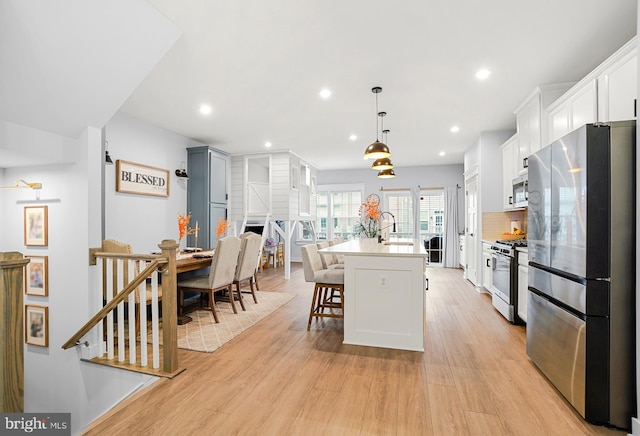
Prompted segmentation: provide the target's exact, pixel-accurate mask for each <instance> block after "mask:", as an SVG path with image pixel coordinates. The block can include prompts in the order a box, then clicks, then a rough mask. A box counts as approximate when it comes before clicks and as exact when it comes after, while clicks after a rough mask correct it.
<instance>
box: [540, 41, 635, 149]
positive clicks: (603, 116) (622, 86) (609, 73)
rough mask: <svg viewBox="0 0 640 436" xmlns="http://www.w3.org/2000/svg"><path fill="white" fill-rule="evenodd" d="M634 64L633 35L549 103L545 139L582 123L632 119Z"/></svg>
mask: <svg viewBox="0 0 640 436" xmlns="http://www.w3.org/2000/svg"><path fill="white" fill-rule="evenodd" d="M637 64H638V60H637V43H636V38H635V37H634V38H633V39H632V40H631V41H629V42H628V43H627V44H625V45H624V46H623V47H622V48H621V49H620V50H618V51H617V52H615V53H614V54H613V55H611V56H610V57H609V58H608V59H607V60H606V61H604V62H603V63H602V64H600V65H599V66H598V67H596V68H595V69H594V70H593V71H591V72H590V73H589V74H587V75H586V76H585V77H584V78H583V79H582V80H580V81H579V82H578V83H576V84H575V85H574V86H573V87H572V88H571V89H569V90H568V91H567V92H566V93H564V94H563V95H562V96H561V97H560V98H558V99H557V100H556V101H555V102H553V103H552V104H551V105H549V107H548V108H547V110H546V112H547V116H546V118H547V124H548V136H547V137H546V143H550V142H553V141H555V140H556V139H559V138H561V137H562V136H564V135H566V134H567V133H569V132H571V131H573V130H575V129H577V128H579V127H581V126H583V125H585V124H589V123H595V122H608V121H621V120H630V119H635V118H636V113H635V104H636V98H637V95H638V92H637V77H638V76H637V70H638V66H637Z"/></svg>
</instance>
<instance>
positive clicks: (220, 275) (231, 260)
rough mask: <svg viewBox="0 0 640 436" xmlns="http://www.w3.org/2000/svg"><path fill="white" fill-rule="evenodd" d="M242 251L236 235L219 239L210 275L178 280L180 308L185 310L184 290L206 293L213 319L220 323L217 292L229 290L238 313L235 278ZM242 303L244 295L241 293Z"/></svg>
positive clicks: (231, 301)
mask: <svg viewBox="0 0 640 436" xmlns="http://www.w3.org/2000/svg"><path fill="white" fill-rule="evenodd" d="M239 252H240V239H239V238H236V237H235V236H225V237H224V238H222V239H218V242H217V243H216V249H215V251H214V253H213V258H212V259H211V268H210V269H209V274H208V275H203V276H197V277H193V278H190V279H186V280H182V281H179V282H178V286H177V287H178V309H179V311H180V313H181V314H182V312H183V306H184V292H185V291H190V292H199V293H200V294H201V295H204V294H206V295H207V296H208V297H209V309H211V312H212V313H213V319H215V321H216V322H217V323H218V322H220V320H219V319H218V313H217V311H216V304H215V295H214V294H215V293H216V292H218V291H223V290H225V289H228V290H229V302H230V303H231V308H232V309H233V313H238V311H237V310H236V306H235V302H234V300H235V297H234V292H233V280H234V278H235V273H236V266H237V264H238V254H239ZM201 298H202V297H201ZM238 298H239V299H240V302H241V305H242V306H243V309H244V303H242V300H241V299H242V295H239V296H238Z"/></svg>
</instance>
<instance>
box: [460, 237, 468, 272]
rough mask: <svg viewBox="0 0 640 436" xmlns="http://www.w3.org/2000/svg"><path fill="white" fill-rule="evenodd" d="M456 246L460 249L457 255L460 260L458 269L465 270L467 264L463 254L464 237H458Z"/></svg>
mask: <svg viewBox="0 0 640 436" xmlns="http://www.w3.org/2000/svg"><path fill="white" fill-rule="evenodd" d="M458 245H459V247H460V253H459V255H460V259H459V262H460V267H461V268H462V269H466V268H467V264H466V258H465V254H464V235H460V236H459V237H458Z"/></svg>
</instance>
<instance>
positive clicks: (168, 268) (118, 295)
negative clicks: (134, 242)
mask: <svg viewBox="0 0 640 436" xmlns="http://www.w3.org/2000/svg"><path fill="white" fill-rule="evenodd" d="M158 247H160V249H161V250H162V254H161V255H160V256H154V255H146V254H122V253H104V252H97V253H94V255H95V257H96V259H97V260H99V261H98V262H97V265H98V266H99V268H100V269H101V274H100V276H101V288H102V289H101V294H100V295H101V298H102V299H103V302H104V305H103V307H102V309H100V310H99V311H98V312H97V313H96V314H95V315H94V316H93V317H92V318H91V319H90V320H89V321H87V322H86V323H85V325H84V326H82V327H81V328H80V329H79V330H78V331H77V332H76V333H75V334H74V335H73V336H72V337H71V338H69V340H68V341H67V342H65V344H64V345H63V346H62V348H63V349H69V348H71V347H74V346H76V345H78V344H79V343H80V341H81V339H82V338H83V337H84V336H85V335H86V334H87V333H89V332H90V331H91V330H92V329H94V328H95V329H97V332H98V334H97V337H98V338H99V341H100V344H99V356H98V358H103V359H105V358H106V362H114V363H119V364H121V366H123V367H125V368H128V369H132V370H137V371H142V372H150V373H154V372H156V371H159V372H160V373H161V374H171V373H174V372H175V371H177V369H178V340H177V307H176V249H177V247H178V244H177V243H176V242H175V241H174V240H164V241H162V243H161V244H159V245H158ZM160 274H162V279H161V280H159V276H160ZM160 290H161V293H160ZM160 294H161V297H160ZM125 304H126V307H125ZM147 305H150V306H151V320H150V324H151V334H150V336H151V339H149V332H148V323H149V321H148V320H147ZM160 308H161V309H162V345H160V334H159V333H160V313H159V309H160ZM125 311H126V314H127V317H126V318H127V319H125ZM116 347H117V352H116ZM105 354H106V356H105ZM149 354H151V359H149ZM161 360H162V362H160V361H161Z"/></svg>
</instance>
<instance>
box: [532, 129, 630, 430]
mask: <svg viewBox="0 0 640 436" xmlns="http://www.w3.org/2000/svg"><path fill="white" fill-rule="evenodd" d="M635 132H636V127H635V121H624V122H615V123H607V124H595V125H594V124H589V125H586V126H583V127H581V128H579V129H577V130H575V131H574V132H572V133H570V134H568V135H566V136H564V137H563V138H561V139H559V140H557V141H555V142H553V143H552V144H550V145H548V146H547V147H545V148H543V149H541V150H540V151H538V152H537V153H535V154H534V155H532V156H531V157H530V158H529V210H528V234H529V245H528V247H529V248H528V250H529V291H528V308H527V354H528V355H529V357H530V358H531V360H532V361H533V363H534V364H535V365H536V366H537V367H538V368H539V369H540V370H541V371H542V372H543V373H544V375H545V376H546V377H547V378H548V379H549V381H550V382H551V383H552V384H553V385H554V386H555V387H556V388H557V389H558V391H560V393H562V395H564V396H565V398H566V399H567V400H568V401H569V402H570V403H571V404H572V405H573V407H574V408H575V409H576V410H577V411H578V412H579V413H580V414H581V415H582V416H583V417H584V418H585V419H586V420H588V421H590V422H593V423H599V424H606V425H611V426H616V427H620V428H625V429H630V428H631V416H632V415H633V413H634V412H635V391H636V389H635V384H636V380H635V376H634V371H635V357H634V356H635V314H634V313H635V297H634V293H635V269H636V259H635V185H636V184H635V143H636V139H635V137H636V136H635Z"/></svg>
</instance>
